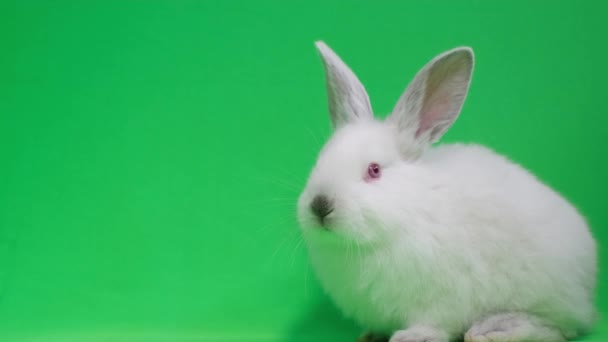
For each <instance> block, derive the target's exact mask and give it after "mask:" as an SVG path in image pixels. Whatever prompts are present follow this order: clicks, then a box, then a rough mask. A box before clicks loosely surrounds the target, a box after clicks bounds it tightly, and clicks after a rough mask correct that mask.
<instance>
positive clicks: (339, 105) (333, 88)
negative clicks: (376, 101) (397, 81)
mask: <svg viewBox="0 0 608 342" xmlns="http://www.w3.org/2000/svg"><path fill="white" fill-rule="evenodd" d="M315 45H316V46H317V50H318V51H319V54H320V55H321V59H322V60H323V65H324V67H325V80H326V83H327V100H328V102H329V114H330V117H331V123H332V126H333V127H334V129H337V128H339V127H341V126H343V125H344V124H346V123H349V122H354V121H357V120H360V119H371V118H372V117H373V112H372V106H371V105H370V103H369V97H368V96H367V92H366V91H365V88H364V87H363V85H362V84H361V82H360V81H359V79H358V78H357V76H355V74H354V73H353V72H352V71H351V70H350V69H349V68H348V66H346V64H344V62H342V60H341V59H340V57H338V55H336V53H335V52H333V51H332V50H331V49H330V48H329V47H328V46H327V45H326V44H325V43H323V42H322V41H318V42H316V43H315Z"/></svg>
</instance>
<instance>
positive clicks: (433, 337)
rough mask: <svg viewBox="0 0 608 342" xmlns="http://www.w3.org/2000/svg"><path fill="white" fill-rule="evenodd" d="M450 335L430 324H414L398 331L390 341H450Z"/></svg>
mask: <svg viewBox="0 0 608 342" xmlns="http://www.w3.org/2000/svg"><path fill="white" fill-rule="evenodd" d="M448 341H449V338H448V335H447V334H446V333H445V332H443V331H441V330H437V329H435V328H432V327H429V326H414V327H411V328H409V329H407V330H399V331H396V332H395V333H394V334H393V336H392V337H391V339H390V342H448Z"/></svg>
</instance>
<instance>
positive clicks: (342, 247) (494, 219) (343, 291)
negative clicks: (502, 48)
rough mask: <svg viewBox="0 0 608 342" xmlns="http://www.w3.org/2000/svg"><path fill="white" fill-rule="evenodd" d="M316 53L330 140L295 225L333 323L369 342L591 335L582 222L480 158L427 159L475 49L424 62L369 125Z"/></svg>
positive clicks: (590, 251)
mask: <svg viewBox="0 0 608 342" xmlns="http://www.w3.org/2000/svg"><path fill="white" fill-rule="evenodd" d="M316 46H317V49H318V50H319V52H320V55H321V57H322V59H323V62H324V66H325V72H326V80H327V92H328V98H329V111H330V114H331V121H332V125H333V127H334V129H335V133H334V134H333V136H332V137H331V139H330V140H329V142H327V144H326V145H325V146H324V148H323V149H322V151H321V153H320V155H319V159H318V161H317V163H316V166H315V167H314V169H313V170H312V172H311V175H310V178H309V180H308V182H307V185H306V188H305V190H304V191H303V193H302V194H301V196H300V198H299V200H298V219H299V222H300V225H301V228H302V234H303V237H304V240H305V242H306V245H307V249H308V254H309V257H310V261H311V264H312V265H313V268H314V269H315V272H316V275H317V277H318V279H319V280H320V283H321V284H322V286H323V288H324V289H325V290H326V291H327V293H328V294H329V295H330V296H331V298H332V299H333V300H334V302H335V303H336V305H337V306H338V307H339V308H340V309H341V310H342V312H343V313H344V314H345V315H346V316H348V317H351V318H353V319H355V320H356V321H358V322H359V323H360V324H361V325H362V326H363V327H365V328H366V329H368V330H369V331H370V332H371V333H372V335H367V336H368V338H370V340H371V339H372V337H373V336H376V335H373V334H380V335H392V337H391V339H390V340H391V342H406V341H407V342H447V341H452V340H454V339H458V338H461V337H462V336H463V335H464V339H465V341H467V342H481V341H495V342H506V341H510V342H520V341H545V342H557V341H565V340H567V339H571V338H575V337H577V336H579V335H580V334H584V333H586V332H588V331H589V330H590V328H591V327H592V325H593V323H594V320H595V315H596V312H595V309H594V306H593V302H594V292H595V286H596V268H597V265H596V263H597V260H596V258H597V257H596V245H595V241H594V239H593V237H592V236H591V233H590V231H589V229H588V227H587V225H586V223H585V220H584V218H583V217H581V215H579V213H577V210H576V209H575V208H574V207H573V206H572V205H570V204H569V203H568V202H567V201H566V200H564V199H563V198H562V197H560V195H559V194H557V193H556V192H555V191H553V190H551V189H550V188H549V187H547V186H546V185H544V184H543V183H542V182H541V181H539V180H538V179H536V178H535V177H534V176H533V175H532V174H530V173H529V172H528V171H526V170H525V169H523V168H522V167H521V166H518V165H516V164H514V163H513V162H511V161H509V160H508V159H506V158H505V157H502V156H500V155H497V154H496V153H494V152H492V151H491V150H489V149H487V148H485V147H482V146H477V145H464V144H454V145H442V146H439V147H433V148H430V145H431V144H432V143H434V142H436V141H437V140H438V139H439V138H440V137H441V136H442V135H443V134H444V133H445V132H446V130H447V129H448V128H449V127H450V126H451V125H452V124H453V122H454V120H456V118H457V117H458V115H459V113H460V110H461V107H462V104H463V102H464V99H465V97H466V94H467V91H468V88H469V83H470V79H471V75H472V70H473V51H472V50H471V49H470V48H466V47H462V48H457V49H453V50H450V51H447V52H445V53H443V54H441V55H439V56H437V57H436V58H435V59H433V60H431V61H430V62H429V63H428V64H427V65H426V66H425V67H424V68H423V69H422V70H421V71H420V72H418V74H417V75H416V76H415V78H414V80H413V81H412V82H411V83H410V85H409V86H408V88H407V89H406V91H405V93H404V94H403V95H402V96H401V98H400V99H399V101H398V102H397V104H396V106H395V108H394V110H393V112H392V113H391V114H390V116H389V117H388V118H387V119H386V120H384V121H380V120H376V119H374V117H373V113H372V108H371V105H370V102H369V99H368V96H367V93H366V91H365V89H364V87H363V86H362V85H361V83H360V82H359V80H358V79H357V77H356V76H355V75H354V74H353V73H352V71H351V70H350V69H349V68H348V67H347V66H346V65H345V64H344V63H343V62H342V61H341V60H340V58H339V57H338V56H337V55H336V54H335V53H334V52H333V51H332V50H331V49H330V48H329V47H327V45H325V44H324V43H323V42H317V43H316ZM374 338H375V337H374Z"/></svg>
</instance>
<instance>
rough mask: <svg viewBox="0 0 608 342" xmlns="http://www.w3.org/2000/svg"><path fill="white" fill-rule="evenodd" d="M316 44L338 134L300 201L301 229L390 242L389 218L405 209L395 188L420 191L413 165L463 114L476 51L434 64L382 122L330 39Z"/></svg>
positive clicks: (440, 58) (456, 51)
mask: <svg viewBox="0 0 608 342" xmlns="http://www.w3.org/2000/svg"><path fill="white" fill-rule="evenodd" d="M316 46H317V49H318V51H319V53H320V55H321V58H322V60H323V64H324V66H325V73H326V81H327V82H326V83H327V94H328V100H329V113H330V118H331V123H332V126H333V128H334V130H335V132H334V134H333V136H332V137H331V139H330V140H329V141H328V142H327V143H326V145H325V146H324V147H323V149H322V151H321V153H320V155H319V158H318V161H317V163H316V165H315V167H314V168H313V170H312V172H311V174H310V177H309V179H308V182H307V185H306V188H305V189H304V191H303V192H302V194H301V196H300V198H299V201H298V218H299V221H300V224H301V226H302V229H303V230H304V231H305V233H307V234H313V235H316V236H318V237H320V238H327V239H339V240H343V239H347V240H357V241H359V242H372V241H375V240H378V239H382V238H390V234H386V233H387V232H386V220H387V219H389V218H390V217H391V215H392V213H394V211H399V210H401V209H400V208H399V203H398V202H399V199H398V198H396V196H395V191H394V190H395V189H396V188H399V187H400V188H402V187H403V184H404V182H407V183H409V184H412V187H415V186H416V182H417V181H416V179H411V175H409V173H410V172H408V168H409V169H412V168H415V167H416V160H417V159H418V158H419V156H420V155H421V154H422V153H423V152H424V150H425V149H426V148H427V147H429V146H430V145H431V144H432V143H433V142H435V141H437V140H438V139H439V138H440V137H441V136H442V135H443V134H444V133H445V132H446V130H447V129H448V128H449V127H450V126H451V125H452V123H453V122H454V120H456V118H457V117H458V114H459V113H460V110H461V108H462V104H463V102H464V99H465V97H466V94H467V91H468V88H469V83H470V79H471V74H472V70H473V52H472V50H471V49H470V48H456V49H453V50H450V51H447V52H445V53H443V54H441V55H439V56H437V57H436V58H434V59H433V60H431V61H430V62H429V63H428V64H427V65H426V66H425V67H424V68H422V69H421V70H420V71H419V72H418V74H417V75H416V76H415V78H414V80H413V81H412V82H411V83H410V84H409V86H408V87H407V89H406V90H405V92H404V93H403V95H402V96H401V98H400V99H399V100H398V102H397V104H396V105H395V108H394V109H393V112H392V113H391V114H390V115H389V116H388V118H387V119H386V120H384V121H379V120H376V119H374V116H373V112H372V107H371V105H370V102H369V98H368V96H367V92H366V91H365V88H364V87H363V85H362V84H361V82H359V80H358V79H357V77H356V76H355V75H354V74H353V72H352V71H351V70H350V69H349V68H348V67H347V66H346V65H345V64H344V62H342V60H340V58H339V57H338V56H337V55H336V54H335V53H334V52H333V51H332V50H331V49H330V48H329V47H328V46H327V45H325V44H324V43H323V42H317V43H316ZM408 177H409V179H408ZM415 190H416V189H412V191H415ZM323 236H325V237H323Z"/></svg>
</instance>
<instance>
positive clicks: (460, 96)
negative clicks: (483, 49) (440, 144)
mask: <svg viewBox="0 0 608 342" xmlns="http://www.w3.org/2000/svg"><path fill="white" fill-rule="evenodd" d="M473 60H474V57H473V50H471V49H470V48H468V47H462V48H456V49H453V50H450V51H447V52H445V53H443V54H441V55H439V56H437V57H435V58H434V59H433V60H431V61H430V62H429V63H428V64H427V65H426V66H425V67H424V68H422V69H421V70H420V71H419V72H418V74H417V75H416V77H415V78H414V80H413V81H412V82H411V83H410V84H409V86H408V87H407V89H406V90H405V92H404V93H403V95H401V98H399V101H398V102H397V104H396V105H395V108H394V109H393V112H392V114H391V115H390V117H389V118H388V120H390V121H392V122H393V123H395V124H396V125H397V126H398V129H399V132H400V134H405V135H407V139H406V141H410V142H414V143H415V144H416V145H418V146H419V147H420V148H424V147H425V146H427V145H429V144H431V143H434V142H436V141H437V140H439V138H441V136H442V135H443V134H444V133H445V132H446V131H447V130H448V128H450V126H451V125H452V124H453V123H454V121H455V120H456V118H457V117H458V114H460V110H461V108H462V104H463V102H464V99H465V98H466V96H467V92H468V90H469V83H470V81H471V74H472V73H473Z"/></svg>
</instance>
